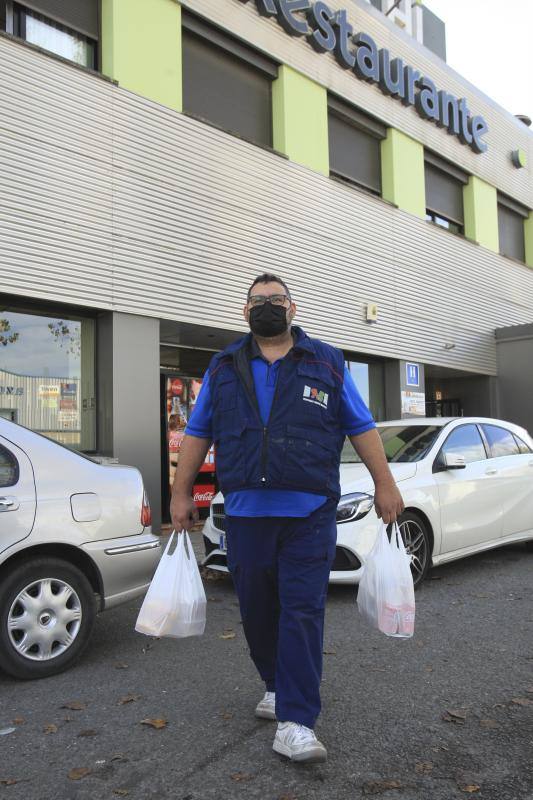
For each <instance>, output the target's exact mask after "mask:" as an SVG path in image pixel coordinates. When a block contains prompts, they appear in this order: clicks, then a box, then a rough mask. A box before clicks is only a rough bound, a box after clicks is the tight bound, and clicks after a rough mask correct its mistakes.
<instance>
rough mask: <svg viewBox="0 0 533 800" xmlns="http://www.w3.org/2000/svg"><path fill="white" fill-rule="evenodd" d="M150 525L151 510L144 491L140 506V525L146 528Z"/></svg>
mask: <svg viewBox="0 0 533 800" xmlns="http://www.w3.org/2000/svg"><path fill="white" fill-rule="evenodd" d="M151 524H152V509H151V508H150V503H149V502H148V495H147V494H146V489H145V490H144V492H143V504H142V506H141V525H143V526H144V527H145V528H148V527H149V526H150V525H151Z"/></svg>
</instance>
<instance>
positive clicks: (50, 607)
mask: <svg viewBox="0 0 533 800" xmlns="http://www.w3.org/2000/svg"><path fill="white" fill-rule="evenodd" d="M159 554H160V541H159V539H158V538H157V537H156V536H154V535H152V529H151V515H150V506H149V504H148V500H147V497H146V492H145V490H144V486H143V481H142V477H141V474H140V472H139V471H138V470H137V469H135V468H133V467H125V466H118V465H110V466H104V465H102V464H98V463H96V462H95V461H93V460H92V459H89V458H87V457H85V456H81V455H79V454H78V453H75V452H73V451H71V450H69V449H67V448H65V447H63V446H61V445H58V444H56V443H55V442H52V441H51V440H50V439H47V438H45V437H44V436H40V435H39V434H36V433H34V432H33V431H30V430H28V429H26V428H23V427H21V426H19V425H16V424H14V423H12V422H9V421H8V420H5V419H1V418H0V668H1V669H3V670H5V671H6V672H8V673H9V674H11V675H13V676H15V677H17V678H24V679H31V678H43V677H46V676H48V675H53V674H55V673H57V672H61V671H63V670H65V669H67V668H68V667H70V666H71V664H72V663H73V662H74V661H75V659H77V658H78V656H79V655H80V654H81V653H82V651H83V650H84V648H85V647H86V646H87V643H88V642H89V639H90V636H91V632H92V629H93V627H94V623H95V619H96V615H97V613H98V612H100V611H104V610H105V609H108V608H112V607H113V606H116V605H118V604H119V603H124V602H126V601H128V600H131V599H132V598H134V597H137V596H138V595H141V594H143V593H144V592H145V591H146V589H147V587H148V585H149V583H150V580H151V578H152V576H153V573H154V571H155V568H156V566H157V562H158V559H159Z"/></svg>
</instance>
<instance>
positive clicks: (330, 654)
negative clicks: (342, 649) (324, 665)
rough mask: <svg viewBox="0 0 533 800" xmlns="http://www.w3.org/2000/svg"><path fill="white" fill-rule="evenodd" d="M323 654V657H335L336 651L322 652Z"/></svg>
mask: <svg viewBox="0 0 533 800" xmlns="http://www.w3.org/2000/svg"><path fill="white" fill-rule="evenodd" d="M323 652H324V655H325V656H336V655H337V651H336V650H324V651H323Z"/></svg>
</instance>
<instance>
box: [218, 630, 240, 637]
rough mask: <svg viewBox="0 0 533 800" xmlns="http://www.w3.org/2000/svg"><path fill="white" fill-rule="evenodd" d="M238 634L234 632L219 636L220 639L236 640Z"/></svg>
mask: <svg viewBox="0 0 533 800" xmlns="http://www.w3.org/2000/svg"><path fill="white" fill-rule="evenodd" d="M235 636H236V634H235V633H233V632H230V631H228V632H227V633H221V634H220V635H219V637H218V638H219V639H235Z"/></svg>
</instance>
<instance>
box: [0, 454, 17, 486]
mask: <svg viewBox="0 0 533 800" xmlns="http://www.w3.org/2000/svg"><path fill="white" fill-rule="evenodd" d="M18 479H19V465H18V461H17V459H16V458H15V456H14V455H13V453H11V452H10V451H9V450H6V448H5V447H2V445H0V486H1V487H2V488H4V487H6V486H14V485H15V484H16V483H17V481H18Z"/></svg>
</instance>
